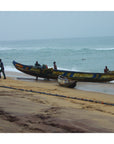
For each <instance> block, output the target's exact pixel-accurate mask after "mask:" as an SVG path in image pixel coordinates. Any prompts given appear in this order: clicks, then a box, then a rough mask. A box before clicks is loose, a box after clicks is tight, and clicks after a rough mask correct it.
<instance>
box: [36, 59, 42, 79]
mask: <svg viewBox="0 0 114 144" xmlns="http://www.w3.org/2000/svg"><path fill="white" fill-rule="evenodd" d="M35 68H41V65H40V64H39V63H38V61H36V63H35ZM36 80H38V76H36Z"/></svg>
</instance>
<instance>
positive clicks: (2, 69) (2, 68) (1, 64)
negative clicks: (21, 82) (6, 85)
mask: <svg viewBox="0 0 114 144" xmlns="http://www.w3.org/2000/svg"><path fill="white" fill-rule="evenodd" d="M0 68H1V69H0V78H1V72H2V74H3V76H4V79H6V75H5V72H4V64H3V62H2V60H1V59H0Z"/></svg>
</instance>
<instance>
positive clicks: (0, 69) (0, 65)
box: [0, 59, 109, 79]
mask: <svg viewBox="0 0 114 144" xmlns="http://www.w3.org/2000/svg"><path fill="white" fill-rule="evenodd" d="M35 67H36V68H41V65H40V64H39V63H38V61H36V63H35ZM53 68H54V70H57V65H56V62H55V61H54V62H53ZM107 72H109V69H108V67H107V66H105V69H104V73H107ZM1 73H2V74H3V76H4V79H6V75H5V71H4V64H3V62H2V59H0V78H1Z"/></svg>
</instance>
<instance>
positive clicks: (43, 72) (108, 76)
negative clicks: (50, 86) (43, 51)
mask: <svg viewBox="0 0 114 144" xmlns="http://www.w3.org/2000/svg"><path fill="white" fill-rule="evenodd" d="M13 64H14V66H15V67H16V69H18V70H19V71H21V72H23V73H26V74H29V75H32V76H35V77H42V78H48V79H57V78H58V76H59V75H62V76H65V77H67V78H69V79H71V80H76V81H84V82H108V81H112V80H114V73H89V72H75V71H66V70H54V69H53V68H49V69H42V68H35V67H34V66H29V65H23V64H20V63H17V62H15V61H13Z"/></svg>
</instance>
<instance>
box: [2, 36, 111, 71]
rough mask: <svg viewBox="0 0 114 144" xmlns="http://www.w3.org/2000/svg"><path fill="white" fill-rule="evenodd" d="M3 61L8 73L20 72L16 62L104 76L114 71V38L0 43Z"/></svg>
mask: <svg viewBox="0 0 114 144" xmlns="http://www.w3.org/2000/svg"><path fill="white" fill-rule="evenodd" d="M0 58H1V59H2V61H3V63H4V66H5V70H6V71H14V72H18V70H16V69H15V67H14V66H13V64H12V61H13V60H15V61H17V62H19V63H22V64H26V65H34V64H35V62H36V61H38V62H39V63H40V64H47V65H48V67H53V62H54V61H56V64H57V67H58V69H64V70H72V71H82V72H104V67H105V66H106V65H107V66H108V68H109V70H114V37H88V38H69V39H68V38H67V39H44V40H20V41H0Z"/></svg>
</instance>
